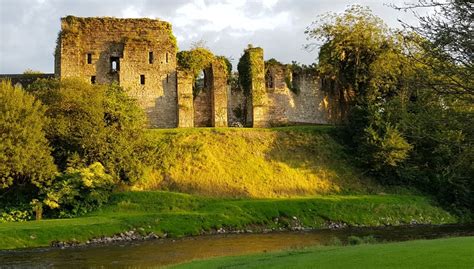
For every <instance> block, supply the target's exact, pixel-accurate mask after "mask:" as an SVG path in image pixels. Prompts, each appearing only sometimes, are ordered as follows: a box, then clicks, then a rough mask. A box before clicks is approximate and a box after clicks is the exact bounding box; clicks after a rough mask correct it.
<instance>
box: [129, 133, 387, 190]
mask: <svg viewBox="0 0 474 269" xmlns="http://www.w3.org/2000/svg"><path fill="white" fill-rule="evenodd" d="M334 132H335V127H333V126H297V127H282V128H269V129H258V128H190V129H164V130H163V129H154V130H149V131H148V132H147V135H148V137H149V139H150V141H152V143H154V144H155V145H156V146H155V148H156V153H155V156H156V158H157V159H159V160H160V164H159V165H158V167H154V168H153V169H152V168H149V169H148V173H147V175H146V176H145V177H144V179H143V180H141V181H140V182H138V183H137V184H135V186H133V187H132V190H170V191H176V192H183V193H191V194H198V195H206V196H212V197H252V198H274V197H293V196H302V195H315V194H354V193H355V194H367V193H378V192H383V191H385V190H384V189H383V188H382V187H380V186H379V185H378V184H376V183H375V182H373V180H371V179H370V178H367V177H366V176H364V175H363V173H362V172H361V171H360V170H358V169H357V168H356V167H355V165H354V160H353V158H352V157H351V156H350V155H349V154H348V153H347V152H346V150H345V148H344V146H342V145H341V144H340V143H338V142H337V140H336V139H335V138H334Z"/></svg>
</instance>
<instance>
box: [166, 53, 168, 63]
mask: <svg viewBox="0 0 474 269" xmlns="http://www.w3.org/2000/svg"><path fill="white" fill-rule="evenodd" d="M166 63H168V52H167V53H166Z"/></svg>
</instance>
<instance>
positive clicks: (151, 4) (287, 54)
mask: <svg viewBox="0 0 474 269" xmlns="http://www.w3.org/2000/svg"><path fill="white" fill-rule="evenodd" d="M410 2H413V0H380V1H378V0H361V1H346V0H260V1H257V0H96V1H93V0H0V74H14V73H23V71H25V70H26V69H32V70H35V71H41V72H44V73H52V72H53V71H54V57H53V52H54V47H55V45H56V37H57V33H58V32H59V30H60V18H61V17H65V16H67V15H74V16H80V17H92V16H101V17H102V16H110V17H119V18H140V17H148V18H158V19H161V20H165V21H168V22H170V23H171V24H172V25H173V32H174V34H175V35H176V37H177V39H178V46H179V49H180V50H187V49H189V48H190V47H191V46H192V44H193V43H195V42H198V41H200V40H203V41H205V44H206V46H207V47H208V48H209V49H210V50H211V51H212V52H213V53H214V54H216V55H224V56H226V57H230V58H231V59H233V63H234V64H235V63H236V61H237V60H238V59H239V58H240V56H241V55H242V52H243V50H244V49H245V48H246V47H247V45H248V44H252V45H253V46H255V47H256V46H258V47H262V48H263V49H264V53H265V59H270V58H276V59H277V60H279V61H281V62H284V63H290V62H291V61H297V62H300V63H303V64H311V63H313V62H315V61H316V56H317V50H316V51H307V50H304V49H303V46H304V45H305V44H307V43H308V42H309V41H308V40H307V39H306V35H305V34H304V31H305V29H306V27H308V26H309V25H311V23H312V22H313V21H315V20H316V19H317V16H318V15H321V14H324V13H327V12H336V13H342V12H343V11H344V10H345V9H346V8H347V7H348V6H350V5H353V4H359V5H362V6H368V7H369V8H371V9H372V11H373V13H374V14H375V15H377V16H379V17H380V18H382V19H383V20H384V21H385V23H386V24H387V25H388V26H390V27H400V24H399V22H398V19H401V20H403V21H405V22H407V23H410V24H416V19H415V18H414V17H413V15H412V14H411V13H405V12H400V11H396V10H394V9H393V8H391V7H389V6H388V4H395V5H399V6H400V5H403V4H404V3H410ZM234 68H235V66H234Z"/></svg>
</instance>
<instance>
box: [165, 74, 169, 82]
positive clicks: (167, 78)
mask: <svg viewBox="0 0 474 269" xmlns="http://www.w3.org/2000/svg"><path fill="white" fill-rule="evenodd" d="M168 82H169V74H166V83H168Z"/></svg>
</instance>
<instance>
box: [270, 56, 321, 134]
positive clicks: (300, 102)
mask: <svg viewBox="0 0 474 269" xmlns="http://www.w3.org/2000/svg"><path fill="white" fill-rule="evenodd" d="M287 68H288V67H286V66H285V65H278V64H277V65H272V66H270V67H267V74H266V90H267V97H268V102H269V112H268V122H269V124H270V125H272V126H278V125H286V124H327V123H329V121H330V119H329V107H328V105H329V102H330V98H329V96H327V94H326V93H325V92H324V91H322V90H321V82H320V79H319V77H318V76H317V74H316V73H315V71H313V70H304V71H301V72H300V73H296V74H291V72H290V71H289V70H288V69H287ZM287 74H289V75H287ZM287 76H289V78H288V79H289V81H291V83H292V84H293V87H294V88H295V91H296V93H295V92H294V91H292V90H290V89H289V88H288V85H287V81H286V80H287ZM269 80H271V81H272V83H270V82H269Z"/></svg>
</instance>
